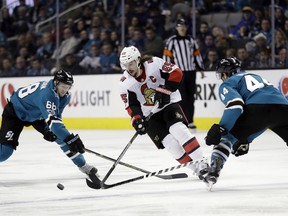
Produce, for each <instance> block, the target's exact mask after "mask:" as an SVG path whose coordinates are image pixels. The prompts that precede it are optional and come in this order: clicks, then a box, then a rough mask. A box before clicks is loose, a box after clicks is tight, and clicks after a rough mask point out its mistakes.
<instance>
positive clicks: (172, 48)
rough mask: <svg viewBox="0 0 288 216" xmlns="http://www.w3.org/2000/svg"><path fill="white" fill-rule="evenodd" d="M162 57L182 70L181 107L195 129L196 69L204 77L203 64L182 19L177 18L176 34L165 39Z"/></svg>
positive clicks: (196, 45) (195, 43)
mask: <svg viewBox="0 0 288 216" xmlns="http://www.w3.org/2000/svg"><path fill="white" fill-rule="evenodd" d="M163 59H164V60H165V61H167V62H171V63H173V64H176V65H177V66H178V67H179V68H180V69H181V70H182V71H183V80H182V82H181V84H180V87H179V90H180V93H181V96H182V101H181V107H182V109H183V111H184V113H185V115H186V118H187V121H188V127H189V128H191V129H195V128H196V126H195V124H194V101H195V98H194V94H195V90H196V70H199V71H200V72H201V78H204V72H203V71H204V64H203V60H202V57H201V54H200V50H199V46H198V44H197V42H196V40H194V39H193V38H192V37H191V36H190V35H188V34H187V23H186V21H185V20H184V19H178V20H177V22H176V34H175V35H173V36H171V37H170V38H168V39H167V41H166V44H165V48H164V53H163Z"/></svg>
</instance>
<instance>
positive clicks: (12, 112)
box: [0, 70, 97, 175]
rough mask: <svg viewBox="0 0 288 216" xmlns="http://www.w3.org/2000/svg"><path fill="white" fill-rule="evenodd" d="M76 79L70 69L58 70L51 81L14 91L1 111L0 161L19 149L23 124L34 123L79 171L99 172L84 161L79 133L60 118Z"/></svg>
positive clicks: (29, 124) (89, 173) (88, 173)
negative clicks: (73, 131) (72, 131)
mask: <svg viewBox="0 0 288 216" xmlns="http://www.w3.org/2000/svg"><path fill="white" fill-rule="evenodd" d="M73 83H74V80H73V77H72V75H71V73H70V72H67V71H64V70H59V71H57V72H56V73H55V75H54V78H53V79H51V80H50V81H48V82H46V81H42V82H36V83H33V84H31V85H28V86H26V87H22V88H19V89H18V90H17V91H15V92H13V94H12V96H11V98H10V100H9V101H8V103H7V105H6V106H5V107H4V110H3V114H2V124H1V130H0V162H3V161H6V160H7V159H8V158H9V157H10V156H11V155H12V154H13V152H14V151H15V150H16V148H17V146H18V144H19V142H18V139H19V136H20V133H21V131H22V130H23V128H24V126H33V127H34V128H35V129H36V130H37V131H38V132H40V133H41V134H43V138H44V139H45V140H47V141H50V142H54V141H56V142H57V144H58V145H59V146H60V148H61V149H62V151H63V152H64V153H65V154H66V155H67V156H68V157H69V158H70V159H71V160H72V162H73V163H74V164H75V165H76V166H77V167H78V168H79V169H80V171H82V172H83V173H85V174H87V175H94V174H96V172H97V169H96V168H95V167H93V166H91V165H89V164H88V163H86V161H85V158H84V156H83V153H84V145H83V143H82V141H81V139H80V137H79V136H78V134H76V135H74V134H73V133H70V132H69V131H68V130H67V129H66V127H65V125H64V124H63V122H62V120H61V118H62V112H63V110H64V108H65V106H66V105H68V103H69V100H70V93H69V90H70V88H71V86H72V85H73Z"/></svg>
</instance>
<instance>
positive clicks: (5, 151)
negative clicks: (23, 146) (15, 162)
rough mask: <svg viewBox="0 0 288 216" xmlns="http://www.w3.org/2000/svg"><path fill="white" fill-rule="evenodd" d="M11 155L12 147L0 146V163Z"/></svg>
mask: <svg viewBox="0 0 288 216" xmlns="http://www.w3.org/2000/svg"><path fill="white" fill-rule="evenodd" d="M12 154H13V147H12V146H10V145H5V144H0V162H3V161H6V160H7V159H8V158H9V157H10V156H11V155H12Z"/></svg>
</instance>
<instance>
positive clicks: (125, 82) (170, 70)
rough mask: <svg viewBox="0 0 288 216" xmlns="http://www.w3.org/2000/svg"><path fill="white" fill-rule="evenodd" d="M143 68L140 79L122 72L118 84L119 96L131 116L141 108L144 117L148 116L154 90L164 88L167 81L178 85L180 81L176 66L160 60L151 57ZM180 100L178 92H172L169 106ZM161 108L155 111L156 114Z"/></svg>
mask: <svg viewBox="0 0 288 216" xmlns="http://www.w3.org/2000/svg"><path fill="white" fill-rule="evenodd" d="M143 66H144V71H143V73H142V74H141V76H140V77H138V78H137V79H136V78H134V77H133V76H131V75H130V74H129V73H128V72H127V71H124V73H123V77H122V79H121V82H120V95H121V98H122V100H123V102H124V103H125V109H126V110H127V111H128V113H129V115H131V116H132V115H133V114H132V112H135V107H136V110H137V107H138V108H141V111H142V113H143V115H144V116H145V117H146V116H147V115H149V113H150V112H151V110H152V108H153V106H154V95H155V92H156V88H157V87H159V86H160V85H163V86H164V85H165V84H167V81H168V82H169V81H170V82H175V83H178V84H179V83H180V81H181V79H182V71H181V70H180V69H179V68H178V66H176V65H174V64H172V63H169V62H165V61H164V60H163V59H161V58H158V57H153V58H152V60H148V61H145V62H144V63H143ZM180 100H181V95H180V92H179V90H178V89H176V90H175V91H173V90H172V94H171V95H170V103H169V104H171V103H176V102H179V101H180ZM169 104H167V105H169ZM167 105H166V106H167ZM166 106H164V107H163V108H165V107H166ZM133 108H134V110H133ZM163 108H161V109H157V110H156V113H157V112H159V111H160V110H162V109H163ZM139 111H140V110H139ZM138 114H139V113H138ZM132 117H133V116H132Z"/></svg>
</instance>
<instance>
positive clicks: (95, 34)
mask: <svg viewBox="0 0 288 216" xmlns="http://www.w3.org/2000/svg"><path fill="white" fill-rule="evenodd" d="M100 32H101V29H100V28H98V27H93V28H92V30H91V35H89V38H90V40H89V42H88V44H87V47H90V46H92V45H97V46H102V44H103V43H102V41H101V39H100Z"/></svg>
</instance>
